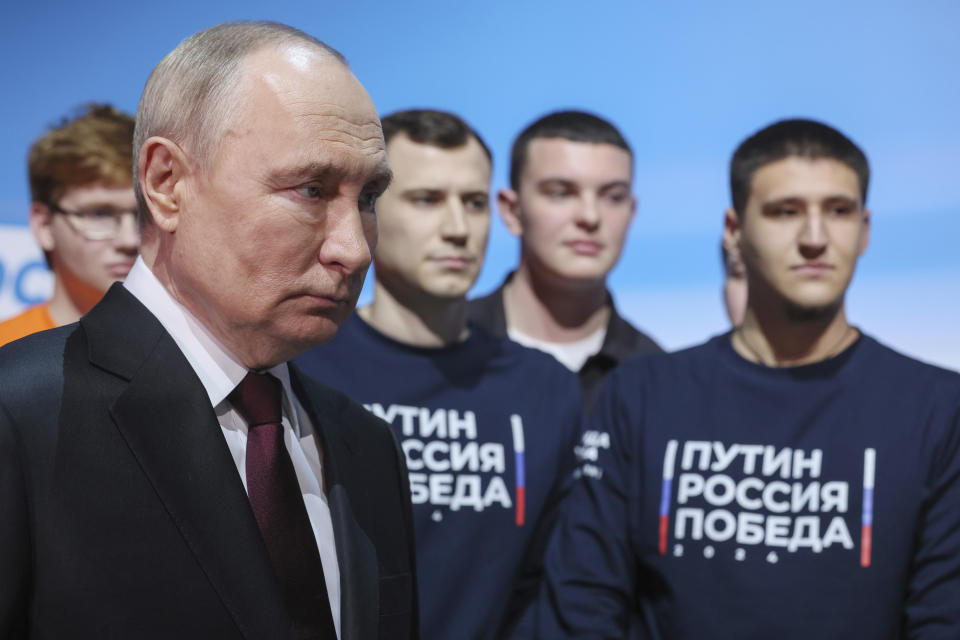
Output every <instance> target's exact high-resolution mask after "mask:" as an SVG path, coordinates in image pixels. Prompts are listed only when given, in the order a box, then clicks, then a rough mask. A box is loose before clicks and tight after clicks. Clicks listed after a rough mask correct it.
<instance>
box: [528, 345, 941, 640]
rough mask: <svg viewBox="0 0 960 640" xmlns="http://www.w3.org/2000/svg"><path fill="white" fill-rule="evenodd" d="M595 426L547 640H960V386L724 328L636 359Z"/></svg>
mask: <svg viewBox="0 0 960 640" xmlns="http://www.w3.org/2000/svg"><path fill="white" fill-rule="evenodd" d="M585 429H586V430H585V432H584V436H583V441H582V442H581V444H580V446H579V449H578V450H579V454H580V458H581V460H582V464H581V465H580V466H579V467H578V469H577V471H576V472H575V475H576V476H577V477H578V480H577V481H576V482H575V484H574V487H573V488H572V490H571V493H570V496H569V500H568V502H567V503H566V504H565V506H564V509H563V512H564V513H563V515H562V517H561V521H560V524H559V525H558V527H557V529H556V531H555V535H554V537H553V539H552V540H551V543H550V546H549V550H548V552H547V560H546V565H547V588H546V589H545V597H543V598H541V607H540V611H541V614H542V620H541V624H542V627H541V630H540V635H541V637H547V638H553V637H567V636H569V637H578V638H582V637H589V638H600V637H602V638H618V637H623V635H624V626H625V624H626V622H625V621H626V620H627V619H628V614H629V612H630V611H631V610H639V611H641V612H642V614H643V617H644V618H645V620H646V621H647V625H648V626H647V630H646V633H647V635H648V636H649V637H662V638H675V639H678V640H688V639H689V640H703V639H705V638H737V639H740V638H756V639H767V638H776V639H777V640H789V639H797V640H809V639H811V638H856V639H858V640H861V639H866V640H870V639H874V638H877V639H879V638H884V639H886V638H923V639H928V638H944V639H946V638H950V639H952V640H956V639H957V638H960V457H958V449H960V375H958V374H956V373H954V372H950V371H946V370H944V369H939V368H936V367H933V366H930V365H926V364H923V363H920V362H917V361H915V360H911V359H909V358H907V357H905V356H902V355H900V354H898V353H896V352H894V351H892V350H891V349H889V348H887V347H884V346H883V345H881V344H879V343H878V342H876V341H875V340H873V339H871V338H869V337H866V336H861V337H860V338H859V339H858V340H857V342H856V343H854V345H852V346H851V347H850V348H848V349H847V350H845V351H844V352H843V353H841V354H839V355H838V356H836V357H833V358H830V359H828V360H826V361H823V362H819V363H815V364H811V365H806V366H800V367H793V368H782V369H778V368H769V367H764V366H761V365H758V364H755V363H752V362H749V361H747V360H745V359H744V358H742V357H740V356H739V355H738V354H737V353H736V352H735V351H734V350H733V348H732V347H731V345H730V336H729V334H727V335H723V336H718V337H715V338H713V339H712V340H710V341H708V342H707V343H705V344H703V345H701V346H699V347H696V348H692V349H688V350H686V351H682V352H679V353H676V354H672V355H663V356H659V355H658V356H651V357H649V358H646V359H642V360H635V361H631V362H628V363H626V364H624V365H621V367H620V369H619V370H618V371H617V372H615V373H614V375H613V377H612V379H611V381H610V383H609V384H608V385H607V387H606V388H605V389H604V392H603V394H602V396H601V400H600V403H599V405H598V406H597V410H596V411H595V412H594V413H593V415H592V416H591V418H590V419H589V420H588V421H587V424H586V425H585ZM652 629H653V630H655V631H651V630H652ZM641 635H642V634H641Z"/></svg>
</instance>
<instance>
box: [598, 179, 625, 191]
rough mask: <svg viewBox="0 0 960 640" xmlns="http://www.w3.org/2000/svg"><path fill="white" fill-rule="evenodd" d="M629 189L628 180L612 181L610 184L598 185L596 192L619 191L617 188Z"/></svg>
mask: <svg viewBox="0 0 960 640" xmlns="http://www.w3.org/2000/svg"><path fill="white" fill-rule="evenodd" d="M621 187H622V188H624V189H629V188H630V181H629V180H614V181H612V182H605V183H604V184H602V185H600V188H599V189H598V191H609V190H610V189H619V188H621Z"/></svg>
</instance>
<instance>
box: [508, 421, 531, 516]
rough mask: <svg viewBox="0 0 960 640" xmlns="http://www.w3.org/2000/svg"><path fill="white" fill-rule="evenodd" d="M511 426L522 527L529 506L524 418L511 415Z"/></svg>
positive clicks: (518, 508) (518, 507)
mask: <svg viewBox="0 0 960 640" xmlns="http://www.w3.org/2000/svg"><path fill="white" fill-rule="evenodd" d="M510 428H511V429H512V430H513V455H514V457H515V458H516V463H517V464H516V467H517V500H516V502H517V526H518V527H522V526H523V521H524V515H525V511H526V506H527V505H526V502H527V496H526V491H527V482H526V469H525V467H524V461H523V451H524V442H523V420H521V419H520V416H518V415H517V414H513V415H511V416H510Z"/></svg>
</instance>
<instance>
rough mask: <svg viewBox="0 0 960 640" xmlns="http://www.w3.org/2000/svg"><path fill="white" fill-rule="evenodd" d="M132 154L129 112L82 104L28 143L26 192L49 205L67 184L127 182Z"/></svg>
mask: <svg viewBox="0 0 960 640" xmlns="http://www.w3.org/2000/svg"><path fill="white" fill-rule="evenodd" d="M132 159H133V118H132V117H131V116H129V115H127V114H125V113H123V112H121V111H118V110H116V109H114V108H113V107H111V106H110V105H108V104H89V105H86V106H85V107H82V108H81V109H80V110H79V111H78V115H76V116H75V117H73V118H69V117H68V118H63V119H62V120H61V121H60V122H59V123H58V124H57V125H55V126H54V127H52V128H51V130H50V131H49V132H48V133H46V134H45V135H43V136H42V137H40V138H38V139H37V141H36V142H34V143H33V146H31V147H30V153H29V155H28V156H27V172H28V175H29V180H30V196H31V198H32V199H33V201H34V202H42V203H44V204H48V205H52V204H56V202H57V200H59V199H60V198H61V197H63V193H64V191H65V190H66V189H68V188H70V187H81V186H87V185H95V184H98V185H103V186H106V187H129V186H131V185H132V184H133V173H132V170H131V167H132Z"/></svg>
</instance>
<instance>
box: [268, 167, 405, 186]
mask: <svg viewBox="0 0 960 640" xmlns="http://www.w3.org/2000/svg"><path fill="white" fill-rule="evenodd" d="M360 171H361V169H360V168H359V167H356V166H350V165H345V164H343V163H340V162H311V163H309V164H304V165H298V166H293V167H286V168H283V169H280V170H278V171H277V172H276V173H275V174H274V175H273V178H274V179H275V180H278V181H280V182H298V181H313V180H316V181H319V182H325V181H330V180H341V179H343V178H344V177H345V176H348V175H350V174H351V173H354V172H357V173H359V172H360ZM391 180H393V171H391V170H390V166H389V165H387V163H386V162H382V163H380V164H378V165H377V166H376V167H375V168H374V170H373V173H372V175H371V176H370V177H369V179H368V180H367V181H366V183H367V184H368V185H369V184H375V185H377V186H378V187H382V188H383V189H386V188H387V186H389V184H390V181H391Z"/></svg>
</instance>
